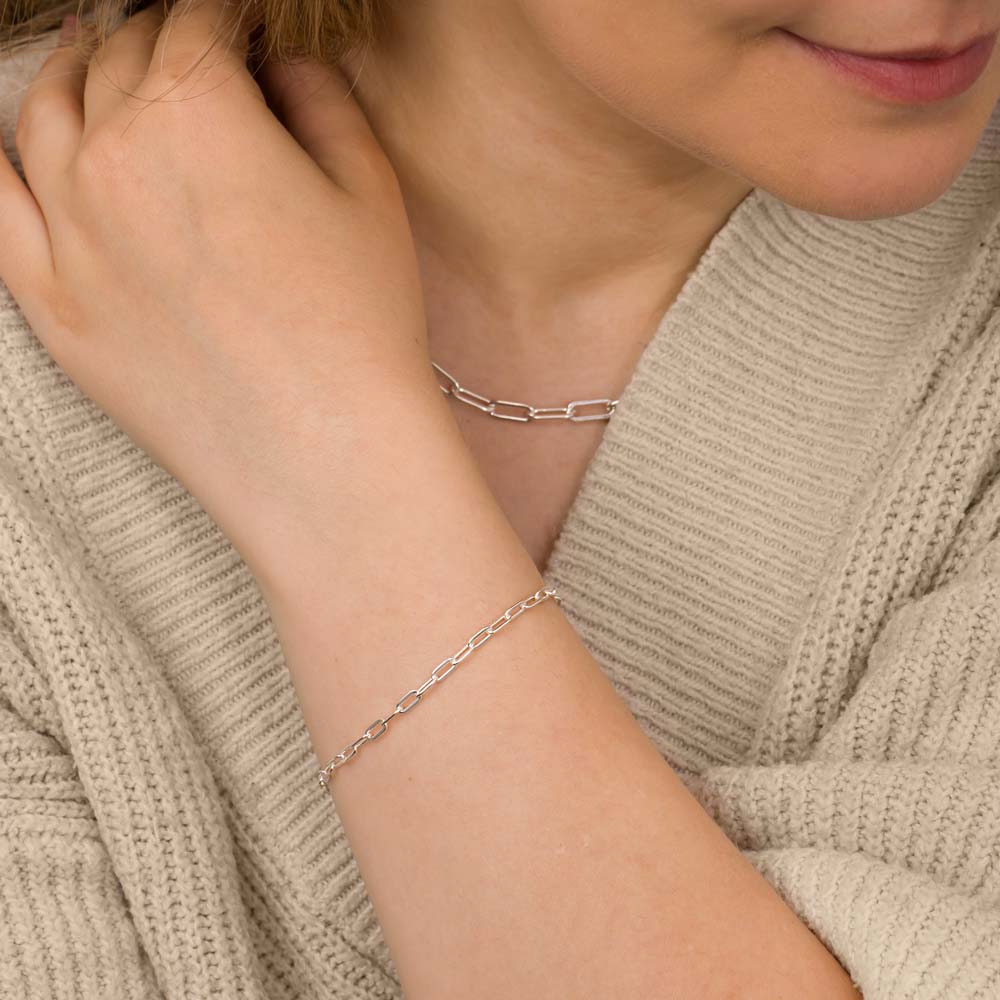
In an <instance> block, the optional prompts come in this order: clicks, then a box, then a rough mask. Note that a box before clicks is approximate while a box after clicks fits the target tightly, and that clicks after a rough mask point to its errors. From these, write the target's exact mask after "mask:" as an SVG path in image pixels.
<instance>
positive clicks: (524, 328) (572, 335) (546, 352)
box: [345, 0, 1000, 566]
mask: <svg viewBox="0 0 1000 1000" xmlns="http://www.w3.org/2000/svg"><path fill="white" fill-rule="evenodd" d="M389 9H390V10H391V16H390V18H389V20H388V23H387V25H386V31H385V32H384V38H383V40H382V42H381V43H380V44H379V45H378V46H376V47H375V48H374V49H373V50H371V51H369V52H367V53H365V54H363V55H358V56H357V57H354V58H352V59H351V60H349V61H348V63H347V64H346V65H345V69H346V70H347V74H348V76H349V77H350V79H351V80H352V82H353V84H354V90H353V93H354V96H355V97H356V98H357V99H358V101H359V102H360V104H361V105H362V107H363V108H364V110H365V113H366V115H367V117H368V119H369V121H370V122H371V124H372V127H373V129H374V131H375V133H376V135H377V136H378V138H379V141H380V143H381V144H382V146H383V148H384V149H385V150H386V151H387V153H388V155H389V158H390V160H391V161H392V163H393V166H394V168H395V170H396V173H397V175H398V177H399V179H400V183H401V185H402V188H403V191H404V194H405V198H406V205H407V212H408V215H409V218H410V221H411V224H412V228H413V233H414V239H415V243H416V248H417V252H418V257H419V260H420V268H421V275H422V283H423V289H424V298H425V307H426V311H427V318H428V333H429V339H430V349H431V355H432V357H433V358H434V359H435V360H436V361H437V362H438V363H439V364H441V365H443V366H444V367H445V368H446V369H447V370H448V371H450V372H453V373H454V374H455V375H457V376H458V377H459V379H460V380H461V381H462V382H463V384H468V385H469V386H470V387H471V388H473V389H474V390H476V391H478V392H480V393H484V394H486V395H488V396H492V397H494V398H504V399H516V400H526V401H528V402H535V403H537V404H539V405H542V404H546V403H550V402H559V403H562V402H565V401H567V400H569V399H574V398H577V399H579V398H593V397H595V396H596V397H601V396H604V397H609V398H616V397H617V396H619V395H620V393H621V391H622V390H623V389H624V386H625V384H626V383H627V381H628V379H629V376H630V374H631V372H632V370H633V369H634V367H635V363H636V361H637V360H638V357H639V354H640V353H641V351H642V349H643V348H644V347H645V344H646V343H647V342H648V340H649V338H650V337H651V336H652V334H653V332H654V331H655V329H656V326H657V324H658V321H659V319H660V317H661V316H662V314H663V312H664V311H665V309H666V308H667V307H668V306H669V305H670V303H671V302H672V301H673V299H674V298H675V297H676V295H677V293H678V292H679V290H680V287H681V285H682V284H683V282H684V279H685V278H686V276H687V274H688V272H689V271H690V270H691V269H692V268H693V267H694V265H695V263H696V262H697V260H698V258H699V257H700V255H701V254H702V252H703V251H704V249H705V247H706V246H707V244H708V242H709V240H710V239H711V238H712V236H713V235H714V234H715V233H716V232H717V231H718V229H719V228H720V227H721V226H722V224H723V223H724V222H725V220H726V218H727V217H728V215H729V214H730V212H731V211H732V210H733V208H734V207H735V206H736V205H737V204H738V203H739V202H740V201H741V200H742V198H743V197H744V196H745V195H746V194H747V192H748V191H749V190H750V188H751V187H752V186H754V185H757V186H760V187H763V188H765V189H766V190H768V191H770V192H772V193H773V194H775V195H776V196H778V197H780V198H782V199H783V200H785V201H787V202H789V203H791V204H794V205H797V206H801V207H804V208H807V209H810V210H812V211H816V212H821V213H825V214H830V215H834V216H839V217H843V218H852V219H864V218H870V217H880V216H888V215H895V214H899V213H902V212H907V211H912V210H915V209H917V208H919V207H922V206H923V205H925V204H927V203H928V202H930V201H932V200H933V199H934V198H936V197H937V196H938V195H940V194H941V193H942V192H943V191H944V189H945V188H946V187H947V186H948V185H949V184H950V183H951V181H952V180H953V179H954V177H955V176H956V175H957V173H958V171H959V170H960V169H961V167H962V165H963V164H964V163H965V161H966V160H967V159H968V156H969V155H970V153H971V151H972V149H973V147H974V145H975V143H976V141H977V140H978V137H979V135H980V133H981V132H982V128H983V126H984V124H985V123H986V121H987V119H988V117H989V113H990V111H991V109H992V107H993V104H994V103H995V101H996V98H997V96H998V94H1000V50H998V52H997V53H996V54H995V55H994V58H993V61H992V63H991V65H990V66H989V67H988V68H987V70H986V71H985V72H984V74H983V75H982V77H981V78H980V80H979V81H978V82H977V84H976V85H975V86H974V87H973V88H972V89H971V90H970V91H968V92H967V93H965V94H963V95H961V96H960V97H959V98H956V99H952V100H949V101H945V102H942V103H940V104H937V105H923V106H903V105H892V104H889V103H887V102H885V101H883V100H881V99H879V98H876V97H873V96H871V95H870V94H868V93H867V92H865V91H863V90H861V89H860V88H859V87H853V86H849V85H846V84H845V83H844V82H842V81H840V80H837V79H836V78H835V77H834V76H832V75H831V73H830V72H829V70H828V69H827V68H826V67H824V66H822V65H820V64H819V63H818V61H816V60H814V59H812V58H807V57H806V56H805V54H804V53H803V52H801V51H800V50H799V48H798V47H797V46H796V45H794V44H793V43H791V42H790V41H789V39H787V38H786V37H784V36H783V35H782V34H781V32H780V31H779V30H778V28H781V27H784V28H787V29H788V30H791V31H794V32H796V33H798V34H800V35H802V36H804V37H808V38H810V39H813V40H815V41H818V42H823V43H825V44H829V45H836V46H840V47H843V48H847V49H851V50H857V51H878V52H885V51H889V50H905V49H912V48H914V47H916V46H919V45H928V44H933V43H957V42H958V41H960V40H965V39H968V38H971V37H973V36H975V35H978V34H980V33H981V32H982V31H984V30H986V29H988V28H992V27H996V26H998V25H1000V4H998V3H997V2H995V0H973V2H964V3H959V2H953V0H952V2H947V3H944V2H936V3H929V2H925V3H914V2H913V0H883V2H881V3H879V4H877V5H872V4H871V3H869V2H867V0H827V2H817V0H671V2H667V3H664V2H663V0H616V2H614V3H609V2H607V0H482V2H477V3H475V4H470V3H468V2H466V0H422V2H420V3H403V4H394V5H392V6H391V8H389ZM443 164H446V168H443V167H442V165H443ZM455 411H456V412H455V417H456V420H457V421H458V422H459V426H460V427H461V429H462V432H463V436H464V437H465V440H466V443H467V445H468V446H469V448H470V449H471V450H472V452H473V453H474V454H475V455H476V457H477V460H478V462H479V465H480V467H481V469H482V470H483V472H484V475H485V476H486V478H487V480H488V482H489V484H490V487H491V489H492V491H493V493H494V494H495V495H496V496H497V497H498V499H499V500H500V502H501V504H502V506H503V508H504V510H505V511H506V512H507V514H508V516H509V517H510V518H511V520H512V522H513V523H514V526H515V528H516V530H517V532H518V535H519V536H520V537H521V539H522V541H523V543H524V544H525V545H526V546H527V547H528V549H529V551H530V552H531V553H532V556H533V558H534V559H535V562H536V563H537V564H538V565H539V566H544V564H545V561H546V559H547V557H548V554H549V552H550V550H551V545H552V542H553V540H554V537H555V535H556V534H557V531H558V528H559V524H560V522H561V520H562V516H563V514H564V513H565V511H566V509H567V508H568V506H569V503H570V502H571V500H572V498H573V496H574V495H575V493H576V492H577V489H578V486H579V481H580V478H581V477H582V475H583V472H584V470H585V468H586V467H587V465H588V463H589V461H590V459H591V457H592V455H593V451H594V449H595V448H596V446H597V444H598V443H599V440H600V437H601V434H602V430H603V425H601V424H590V425H580V426H569V427H567V426H548V427H546V428H545V431H546V433H544V434H525V433H522V432H521V428H519V427H516V426H513V427H512V426H510V425H508V424H504V423H503V422H501V421H495V420H483V419H481V414H478V413H476V412H475V411H473V410H470V409H467V408H464V407H459V406H457V405H456V406H455Z"/></svg>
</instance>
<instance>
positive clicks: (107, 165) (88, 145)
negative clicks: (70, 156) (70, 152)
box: [75, 127, 132, 184]
mask: <svg viewBox="0 0 1000 1000" xmlns="http://www.w3.org/2000/svg"><path fill="white" fill-rule="evenodd" d="M131 160H132V157H131V156H130V150H129V147H128V144H127V143H126V142H124V141H123V140H122V139H121V138H120V137H119V136H118V135H116V134H115V132H114V131H113V130H112V129H110V128H106V127H105V128H95V129H94V130H92V131H91V132H88V133H86V134H85V135H84V137H83V139H82V140H81V142H80V145H79V147H78V148H77V153H76V162H75V167H76V172H77V174H78V176H79V177H80V179H81V180H83V181H84V182H88V181H93V182H96V183H98V184H106V183H107V181H108V180H109V179H111V178H113V179H114V180H115V181H116V182H119V181H122V180H123V179H124V178H125V177H126V176H127V175H128V173H129V171H130V169H131Z"/></svg>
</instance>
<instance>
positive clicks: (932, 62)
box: [783, 32, 997, 104]
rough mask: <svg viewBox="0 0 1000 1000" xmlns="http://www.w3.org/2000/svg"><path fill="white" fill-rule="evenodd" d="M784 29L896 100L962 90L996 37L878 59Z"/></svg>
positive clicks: (917, 100)
mask: <svg viewBox="0 0 1000 1000" xmlns="http://www.w3.org/2000/svg"><path fill="white" fill-rule="evenodd" d="M783 33H784V34H786V35H787V36H788V37H789V38H791V39H792V40H793V41H795V42H798V43H799V45H801V46H802V47H803V48H804V49H805V50H806V51H807V52H811V53H812V54H813V55H815V56H818V57H819V58H820V59H822V60H823V62H825V63H826V64H827V65H828V66H830V67H832V68H833V69H834V70H835V71H837V72H839V73H842V74H844V75H845V76H849V77H851V78H853V79H854V80H856V81H858V82H859V83H861V84H862V85H863V86H865V88H866V89H868V90H870V91H872V92H874V93H875V94H877V95H878V96H879V97H882V98H884V99H886V100H889V101H894V102H896V103H898V104H929V103H931V102H932V101H943V100H945V99H947V98H949V97H956V96H957V95H958V94H962V93H964V92H965V91H966V90H968V89H969V88H970V87H971V86H972V85H973V84H974V83H975V82H976V80H978V79H979V77H980V76H982V73H983V70H984V69H986V66H987V64H988V63H989V61H990V57H991V56H992V55H993V49H994V46H995V45H996V41H997V33H996V32H994V33H993V34H992V35H989V36H988V37H986V38H983V39H981V40H980V41H978V42H975V43H974V44H972V45H970V46H969V47H968V48H966V49H963V50H962V51H961V52H956V53H955V54H954V55H953V56H947V57H945V58H943V59H878V58H871V57H868V56H859V55H855V54H853V53H850V52H842V51H840V50H839V49H828V48H826V47H825V46H823V45H817V44H816V43H815V42H810V41H808V40H807V39H805V38H801V37H800V36H799V35H794V34H792V33H791V32H783Z"/></svg>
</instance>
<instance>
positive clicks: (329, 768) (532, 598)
mask: <svg viewBox="0 0 1000 1000" xmlns="http://www.w3.org/2000/svg"><path fill="white" fill-rule="evenodd" d="M549 598H552V600H554V601H555V602H556V604H561V603H562V598H561V597H560V596H559V595H558V594H557V593H556V590H555V588H554V587H542V588H541V589H540V590H537V591H535V593H534V594H531V595H529V596H528V597H526V598H524V600H521V601H518V602H517V603H516V604H512V605H511V606H510V607H509V608H508V609H507V610H506V611H505V612H504V613H503V614H502V615H500V617H499V618H497V619H496V620H495V621H493V622H491V623H490V624H489V625H485V626H483V627H482V628H481V629H479V630H478V631H477V632H474V633H473V634H472V635H471V636H470V637H469V638H468V640H466V642H465V645H464V646H462V648H461V649H460V650H459V651H458V652H457V653H455V654H453V655H452V656H449V657H447V658H445V659H444V660H442V661H441V662H440V663H439V664H438V665H437V666H436V667H435V668H434V669H433V670H432V671H431V673H430V676H429V677H428V678H427V680H425V681H424V682H423V684H421V685H420V687H416V688H410V690H409V691H407V692H406V694H404V695H403V697H402V698H400V699H399V701H397V702H396V707H395V709H394V710H393V711H392V712H391V713H390V714H389V715H388V716H386V717H385V718H384V719H375V720H374V721H373V722H371V723H370V724H369V725H368V728H367V729H366V730H365V731H364V732H363V733H362V734H361V736H359V737H358V738H357V739H356V740H355V741H354V742H353V743H348V744H347V746H345V747H344V748H343V749H342V750H341V751H340V752H339V753H338V754H336V755H335V756H334V757H332V758H331V759H330V760H329V761H328V762H327V763H326V764H325V765H324V766H323V767H322V768H320V770H319V772H318V780H319V783H320V785H321V786H322V787H323V788H328V787H329V784H330V779H331V778H332V777H333V774H334V772H335V771H336V770H337V769H338V768H340V767H343V766H344V764H346V763H347V762H348V761H350V760H352V759H353V758H354V757H355V756H356V755H357V753H358V750H359V749H360V748H361V746H362V745H363V744H365V743H370V742H372V741H373V740H377V739H378V738H379V737H380V736H381V735H382V734H383V733H384V732H385V731H386V730H387V729H388V728H389V720H390V719H393V718H395V716H397V715H402V714H403V713H404V712H408V711H409V710H410V709H411V708H413V707H415V706H416V705H419V704H420V702H421V700H422V699H423V696H424V694H426V692H427V691H429V690H430V689H431V688H432V687H434V685H435V684H440V683H441V681H443V680H444V679H445V678H446V677H447V676H448V675H449V674H450V673H451V672H452V671H453V670H454V669H455V668H456V667H457V666H458V665H459V664H460V663H462V661H463V660H465V659H466V658H467V657H468V656H471V655H472V653H474V652H475V651H476V650H477V649H479V647H480V646H482V645H483V644H484V643H485V642H487V641H489V639H490V638H491V637H492V636H494V635H496V634H497V632H499V631H500V630H501V629H502V628H504V627H506V626H507V625H509V624H510V623H511V622H512V621H514V619H515V618H518V617H519V616H520V615H522V614H524V612H525V611H530V610H531V609H532V608H534V607H537V606H538V605H539V604H541V603H542V602H543V601H547V600H548V599H549ZM445 667H447V669H444V668H445Z"/></svg>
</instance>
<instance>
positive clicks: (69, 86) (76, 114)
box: [14, 34, 87, 205]
mask: <svg viewBox="0 0 1000 1000" xmlns="http://www.w3.org/2000/svg"><path fill="white" fill-rule="evenodd" d="M86 75H87V52H86V51H85V50H83V49H82V48H81V47H78V46H76V45H75V44H73V38H72V37H70V36H68V35H65V34H64V35H60V38H59V44H57V46H56V47H55V48H54V49H53V50H52V52H51V53H49V55H48V56H47V57H46V59H45V61H44V62H43V63H42V66H41V68H40V69H39V71H38V73H37V74H36V75H35V77H34V79H32V81H31V83H30V84H28V87H27V90H26V91H25V94H24V97H23V98H22V100H21V106H20V109H19V111H18V119H17V127H16V130H15V133H14V141H15V143H16V145H17V151H18V154H19V156H20V157H21V165H22V166H23V168H24V176H25V178H26V180H27V182H28V184H29V186H30V187H31V190H32V191H33V192H34V194H35V197H36V199H37V200H38V202H39V204H42V205H44V203H45V201H46V192H47V191H49V190H51V189H52V188H53V186H54V185H55V183H56V182H57V180H58V178H59V177H60V176H61V175H63V174H64V173H65V171H66V169H67V168H68V166H69V164H70V163H71V162H72V159H73V156H74V155H75V153H76V151H77V149H78V147H79V145H80V137H81V135H82V134H83V90H84V83H85V80H86Z"/></svg>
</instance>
